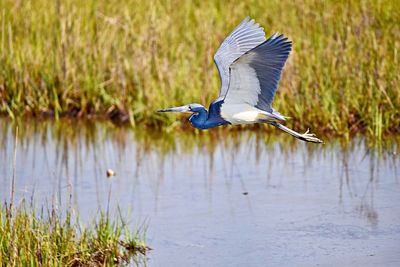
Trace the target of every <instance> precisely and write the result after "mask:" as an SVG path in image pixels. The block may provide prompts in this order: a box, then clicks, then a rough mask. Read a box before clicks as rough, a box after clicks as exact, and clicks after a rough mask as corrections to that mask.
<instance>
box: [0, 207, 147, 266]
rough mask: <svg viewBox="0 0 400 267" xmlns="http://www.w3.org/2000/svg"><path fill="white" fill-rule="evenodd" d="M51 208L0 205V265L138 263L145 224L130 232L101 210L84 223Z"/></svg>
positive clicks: (114, 264)
mask: <svg viewBox="0 0 400 267" xmlns="http://www.w3.org/2000/svg"><path fill="white" fill-rule="evenodd" d="M71 218H72V216H71V213H70V212H67V213H66V214H64V216H63V215H62V214H61V213H60V212H59V211H57V209H55V208H52V209H51V210H46V211H43V209H42V211H39V212H38V211H37V210H35V209H34V208H32V207H30V206H28V205H26V204H25V202H22V204H21V205H20V206H18V207H17V208H12V207H11V206H10V205H7V204H3V205H0V265H1V266H122V265H126V264H129V263H136V264H141V263H143V262H142V261H143V260H144V258H141V257H139V256H138V254H139V255H140V254H145V253H146V251H147V250H148V247H147V246H146V245H145V244H144V242H143V241H142V240H143V229H138V230H136V231H135V232H131V231H130V230H129V227H128V226H126V224H125V222H124V220H123V219H122V218H121V217H120V216H117V217H116V219H111V218H110V216H109V215H108V214H103V213H101V214H99V216H98V218H97V219H96V220H95V222H94V225H93V226H91V225H88V226H83V225H81V224H80V223H78V222H76V223H75V222H73V221H72V219H71Z"/></svg>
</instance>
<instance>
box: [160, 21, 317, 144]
mask: <svg viewBox="0 0 400 267" xmlns="http://www.w3.org/2000/svg"><path fill="white" fill-rule="evenodd" d="M291 49H292V42H291V41H289V40H288V39H287V38H286V37H284V36H283V34H278V33H275V34H273V35H272V36H271V37H269V38H268V39H266V38H265V32H264V29H263V28H261V27H260V25H259V24H258V23H255V22H254V20H253V19H252V20H250V17H247V18H246V19H244V20H243V21H242V22H241V23H240V24H239V25H238V26H237V27H236V28H235V29H234V30H233V31H232V32H231V34H229V36H228V37H226V38H225V40H224V41H223V42H222V44H221V46H220V47H219V49H218V50H217V53H216V54H215V55H214V61H215V64H216V66H217V68H218V72H219V76H220V78H221V88H220V94H219V97H218V98H217V99H216V100H214V101H213V102H212V103H211V104H210V107H209V109H208V111H207V109H206V108H205V107H203V106H202V105H200V104H189V105H185V106H181V107H175V108H168V109H163V110H158V112H190V113H193V114H192V115H191V116H190V118H189V121H190V123H191V124H192V125H193V127H195V128H198V129H209V128H213V127H217V126H221V125H227V124H232V125H238V124H252V123H268V124H271V125H273V126H275V127H277V128H278V129H280V130H282V131H284V132H286V133H288V134H290V135H292V136H294V137H296V138H298V139H300V140H303V141H307V142H313V143H323V142H322V141H321V140H320V139H318V138H317V137H316V136H315V135H314V134H312V133H309V131H308V130H307V131H306V132H305V133H304V134H301V133H298V132H296V131H294V130H292V129H289V128H287V127H285V126H284V125H282V124H281V122H283V121H285V117H284V116H282V115H281V114H280V113H279V112H278V111H276V110H275V109H273V108H272V106H271V104H272V101H273V99H274V96H275V92H276V90H277V87H278V83H279V80H280V76H281V72H282V69H283V66H284V65H285V62H286V60H287V58H288V56H289V53H290V51H291Z"/></svg>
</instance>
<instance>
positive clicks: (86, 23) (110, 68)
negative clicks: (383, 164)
mask: <svg viewBox="0 0 400 267" xmlns="http://www.w3.org/2000/svg"><path fill="white" fill-rule="evenodd" d="M360 2H362V3H358V1H351V3H348V1H300V0H296V1H291V0H281V1H246V3H244V1H229V2H225V1H194V2H193V1H188V0H175V1H169V3H168V4H166V3H164V2H163V1H129V0H122V1H94V0H90V1H75V0H70V1H50V0H37V1H11V0H5V1H1V2H0V66H1V68H0V112H1V113H3V114H7V115H8V116H11V117H17V116H21V115H24V114H29V115H33V116H40V115H43V114H45V115H50V116H55V117H59V116H62V115H69V116H77V117H83V116H85V117H86V116H93V115H96V116H108V117H111V118H116V119H120V120H129V121H130V122H131V123H132V124H133V125H137V124H138V123H140V124H141V125H148V126H155V127H164V126H167V125H168V126H170V125H171V123H172V122H173V121H175V120H176V117H175V116H164V115H160V114H157V113H154V110H157V109H159V108H164V107H169V106H174V105H181V104H184V103H192V102H200V103H202V104H207V103H209V102H210V101H211V100H212V99H214V98H216V97H217V95H218V87H219V78H218V74H217V71H216V68H215V67H214V64H213V58H212V57H213V54H214V52H215V50H216V49H217V48H218V46H219V44H220V42H221V41H222V40H223V38H224V37H225V36H226V35H227V34H228V33H229V32H230V31H231V30H232V29H233V28H234V27H235V25H237V24H238V23H239V22H240V21H241V20H242V19H243V18H244V17H245V16H247V15H251V16H252V17H254V18H255V19H256V20H257V22H259V23H260V24H261V25H263V26H264V28H265V30H266V32H267V35H269V34H271V33H273V32H274V31H280V32H282V33H285V34H286V35H287V36H289V38H290V39H291V40H293V43H294V51H293V53H292V54H291V56H290V58H289V61H288V64H287V65H286V68H285V70H284V73H283V78H282V81H281V84H280V89H279V90H278V97H277V99H276V102H275V105H274V106H275V108H276V109H277V110H279V111H280V112H281V113H282V114H284V115H286V116H290V117H292V120H291V121H289V122H288V125H289V126H292V127H295V128H296V129H304V128H306V127H310V128H312V129H313V131H314V132H317V133H318V132H322V131H326V132H335V133H338V134H348V133H352V132H353V133H354V132H358V131H363V132H366V133H367V134H370V135H373V136H376V137H378V138H379V137H381V136H382V134H385V133H399V132H400V94H399V91H400V84H399V73H400V64H399V63H400V62H399V48H400V41H399V40H400V39H399V37H400V24H399V23H398V22H399V21H400V11H399V9H398V7H397V1H395V0H383V1H378V0H374V1H360ZM300 125H302V126H300Z"/></svg>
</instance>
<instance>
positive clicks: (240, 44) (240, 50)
mask: <svg viewBox="0 0 400 267" xmlns="http://www.w3.org/2000/svg"><path fill="white" fill-rule="evenodd" d="M265 40H266V39H265V32H264V29H263V28H261V27H260V26H259V24H258V23H255V22H254V20H250V17H247V18H245V19H244V20H243V21H242V22H241V23H240V24H239V25H238V26H237V27H236V28H235V29H234V30H233V31H232V32H231V34H229V36H228V37H226V38H225V40H224V41H223V42H222V44H221V46H220V47H219V49H218V50H217V52H216V53H215V55H214V61H215V64H216V65H217V68H218V72H219V76H220V78H221V89H220V94H219V96H220V97H224V96H225V95H226V93H227V91H228V87H229V67H230V66H231V64H232V63H233V62H234V61H235V60H237V59H238V58H239V57H240V56H242V55H243V54H244V53H246V52H248V51H250V50H251V49H253V48H254V47H256V46H257V45H259V44H261V43H262V42H264V41H265Z"/></svg>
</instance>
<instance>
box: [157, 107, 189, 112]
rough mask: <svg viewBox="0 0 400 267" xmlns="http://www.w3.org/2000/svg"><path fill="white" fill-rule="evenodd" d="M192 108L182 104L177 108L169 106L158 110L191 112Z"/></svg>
mask: <svg viewBox="0 0 400 267" xmlns="http://www.w3.org/2000/svg"><path fill="white" fill-rule="evenodd" d="M189 111H190V109H189V107H188V106H181V107H176V108H167V109H160V110H157V112H189Z"/></svg>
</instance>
